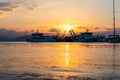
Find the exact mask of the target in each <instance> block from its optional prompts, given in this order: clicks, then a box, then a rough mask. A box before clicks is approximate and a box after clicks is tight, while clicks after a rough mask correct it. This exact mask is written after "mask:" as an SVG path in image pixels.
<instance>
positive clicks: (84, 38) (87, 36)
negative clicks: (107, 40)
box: [78, 30, 95, 42]
mask: <svg viewBox="0 0 120 80" xmlns="http://www.w3.org/2000/svg"><path fill="white" fill-rule="evenodd" d="M92 34H93V33H92V32H89V30H86V32H83V33H80V35H79V37H78V42H93V41H95V40H94V36H92Z"/></svg>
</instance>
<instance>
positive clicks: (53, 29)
mask: <svg viewBox="0 0 120 80" xmlns="http://www.w3.org/2000/svg"><path fill="white" fill-rule="evenodd" d="M49 32H57V33H59V32H60V31H59V30H58V29H57V28H51V29H50V31H49Z"/></svg>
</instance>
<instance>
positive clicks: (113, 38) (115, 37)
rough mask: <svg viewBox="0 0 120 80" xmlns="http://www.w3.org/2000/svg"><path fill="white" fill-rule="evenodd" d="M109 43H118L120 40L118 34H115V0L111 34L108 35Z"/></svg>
mask: <svg viewBox="0 0 120 80" xmlns="http://www.w3.org/2000/svg"><path fill="white" fill-rule="evenodd" d="M108 40H109V42H110V43H118V42H120V37H119V35H117V34H116V14H115V0H113V34H112V35H109V39H108Z"/></svg>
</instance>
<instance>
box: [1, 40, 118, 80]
mask: <svg viewBox="0 0 120 80" xmlns="http://www.w3.org/2000/svg"><path fill="white" fill-rule="evenodd" d="M46 79H47V80H48V79H49V80H50V79H51V80H53V79H55V80H120V44H116V45H113V44H109V43H27V42H17V43H15V42H7V43H6V42H3V43H0V80H46Z"/></svg>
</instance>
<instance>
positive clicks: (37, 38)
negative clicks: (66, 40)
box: [27, 30, 57, 42]
mask: <svg viewBox="0 0 120 80" xmlns="http://www.w3.org/2000/svg"><path fill="white" fill-rule="evenodd" d="M27 41H28V42H56V41H57V40H56V39H54V38H53V37H51V36H44V35H43V33H39V32H38V30H37V32H35V33H32V35H31V36H30V37H29V38H28V39H27Z"/></svg>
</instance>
